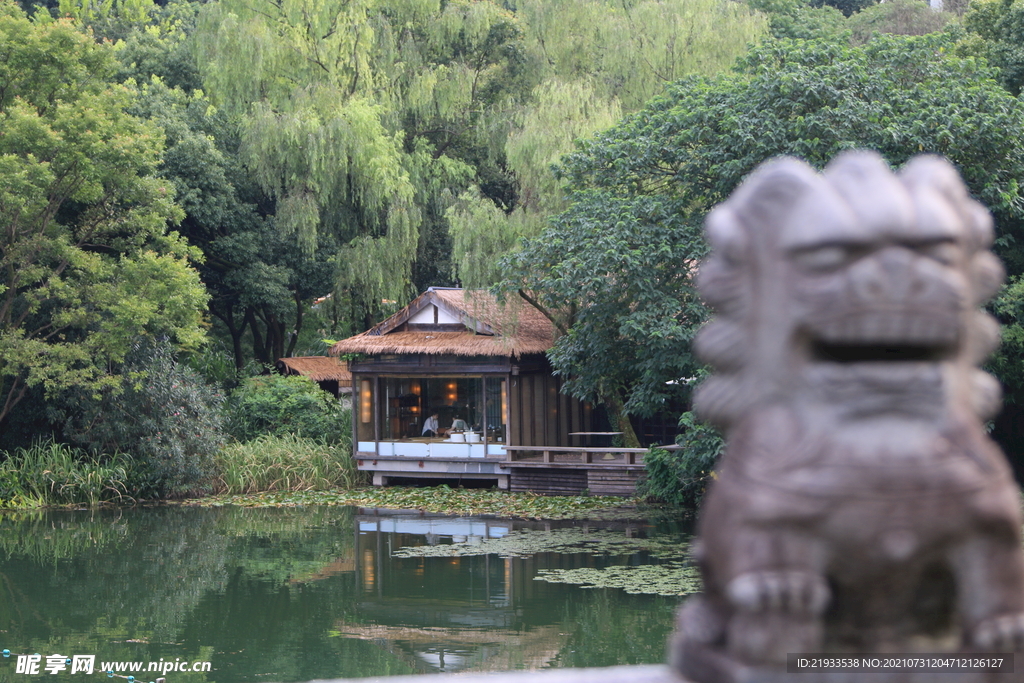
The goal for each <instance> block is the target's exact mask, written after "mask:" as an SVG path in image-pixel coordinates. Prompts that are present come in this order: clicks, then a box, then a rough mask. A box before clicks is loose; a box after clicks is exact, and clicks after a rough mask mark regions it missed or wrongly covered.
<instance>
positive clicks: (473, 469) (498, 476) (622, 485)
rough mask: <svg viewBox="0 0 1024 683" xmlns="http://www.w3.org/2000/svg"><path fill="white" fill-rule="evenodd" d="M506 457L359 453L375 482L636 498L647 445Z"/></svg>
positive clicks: (511, 450) (534, 449)
mask: <svg viewBox="0 0 1024 683" xmlns="http://www.w3.org/2000/svg"><path fill="white" fill-rule="evenodd" d="M503 449H504V451H505V456H504V457H495V456H493V455H489V456H487V457H473V458H463V457H438V456H436V455H435V456H432V457H423V456H419V455H378V454H374V453H370V452H358V453H356V456H355V457H356V463H357V466H358V468H359V469H360V470H362V471H364V472H369V473H371V474H372V475H373V483H374V484H375V485H378V486H380V485H385V484H387V483H389V481H391V480H393V479H396V478H398V479H445V480H458V481H462V480H467V479H476V480H494V481H496V482H497V484H498V486H499V488H503V489H511V490H512V491H530V492H533V493H540V494H542V495H549V496H556V495H557V496H578V495H581V494H583V493H585V492H586V493H590V494H592V495H595V496H632V495H634V494H635V493H636V485H637V482H638V481H639V480H640V479H641V478H642V477H643V475H644V454H645V453H646V452H647V450H646V449H644V448H582V447H571V446H504V447H503Z"/></svg>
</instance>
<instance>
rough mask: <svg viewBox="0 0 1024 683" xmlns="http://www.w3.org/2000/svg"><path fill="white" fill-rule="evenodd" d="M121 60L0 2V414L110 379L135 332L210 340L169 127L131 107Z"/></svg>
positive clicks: (182, 340) (191, 344)
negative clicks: (168, 158) (168, 153)
mask: <svg viewBox="0 0 1024 683" xmlns="http://www.w3.org/2000/svg"><path fill="white" fill-rule="evenodd" d="M115 69H116V62H115V59H114V51H113V48H112V47H111V46H110V45H109V44H102V43H97V42H96V41H94V40H93V39H92V38H90V37H88V36H86V35H85V34H83V33H82V32H81V31H79V30H78V29H77V28H76V27H75V26H74V25H73V24H72V23H71V22H69V21H58V22H32V21H30V20H29V19H28V18H27V17H26V16H25V15H24V13H22V12H21V10H20V9H18V8H17V6H15V5H13V4H12V3H10V2H9V1H8V0H4V2H2V3H0V119H2V121H3V129H2V131H3V132H2V134H0V226H2V230H0V421H3V420H4V419H5V418H7V416H8V415H9V414H10V412H11V410H12V409H13V408H14V407H15V406H16V404H17V403H18V402H19V401H20V400H21V399H22V398H23V397H24V396H25V393H26V391H27V390H28V389H29V388H31V387H43V388H44V389H45V391H46V394H47V396H54V395H56V394H58V393H59V392H60V391H62V390H64V389H66V388H68V387H80V388H84V389H87V390H90V391H98V390H101V389H102V388H104V387H110V386H115V385H116V384H117V382H118V379H117V377H116V376H115V375H114V374H112V373H111V372H110V371H109V370H110V364H116V363H119V362H120V361H121V360H122V359H123V358H124V357H125V354H126V353H127V352H128V350H129V347H130V344H131V342H132V340H133V339H135V338H136V337H138V336H139V335H143V334H162V335H169V336H170V337H172V338H173V339H174V340H175V341H176V342H177V343H178V344H179V345H180V346H182V347H186V348H195V347H196V346H198V345H199V344H200V343H201V342H202V341H203V338H204V334H203V331H202V328H201V327H200V326H199V319H200V313H201V311H202V309H203V308H204V307H205V305H206V300H207V296H206V292H205V290H204V288H203V286H202V284H201V283H200V281H199V277H198V274H197V273H196V271H195V270H194V269H193V268H192V267H191V266H190V264H189V259H190V258H198V256H199V254H198V252H196V251H195V250H193V249H190V248H189V247H188V246H187V244H186V243H185V242H184V241H183V240H182V239H181V238H180V237H179V236H178V235H176V234H174V233H168V232H167V226H168V221H173V220H177V219H180V217H181V212H180V209H179V208H178V207H177V206H176V205H175V204H174V202H173V197H174V188H173V186H172V185H170V184H169V183H168V182H167V181H166V180H164V179H162V178H160V177H158V176H157V174H156V167H157V165H158V164H159V161H160V154H161V151H162V147H163V134H162V132H161V131H160V130H159V129H158V128H157V127H156V126H154V125H152V124H151V123H148V122H146V121H143V120H141V119H139V118H137V117H134V116H132V115H130V114H129V113H128V111H127V109H128V108H129V107H130V105H131V103H132V93H131V92H130V91H129V90H128V89H127V88H124V87H121V86H118V85H114V84H112V83H111V82H110V80H111V79H112V76H113V74H114V71H115Z"/></svg>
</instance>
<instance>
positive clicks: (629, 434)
mask: <svg viewBox="0 0 1024 683" xmlns="http://www.w3.org/2000/svg"><path fill="white" fill-rule="evenodd" d="M601 402H602V403H604V406H605V408H607V409H608V417H609V418H611V423H612V426H613V427H615V431H619V432H622V446H623V447H624V448H640V439H638V438H637V436H636V432H635V431H633V423H632V422H630V421H629V415H628V414H627V413H626V411H625V408H624V407H623V403H622V397H621V396H619V394H618V392H614V391H613V392H611V393H609V394H608V395H605V396H602V397H601Z"/></svg>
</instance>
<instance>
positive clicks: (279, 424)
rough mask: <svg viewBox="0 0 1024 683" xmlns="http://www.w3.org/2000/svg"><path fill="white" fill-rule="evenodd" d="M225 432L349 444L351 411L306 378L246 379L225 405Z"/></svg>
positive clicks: (244, 436)
mask: <svg viewBox="0 0 1024 683" xmlns="http://www.w3.org/2000/svg"><path fill="white" fill-rule="evenodd" d="M227 425H228V431H229V432H230V433H231V435H232V436H233V437H235V439H237V440H238V441H241V442H245V441H250V440H252V439H255V438H257V437H259V436H261V435H263V434H273V435H275V436H285V435H288V434H296V435H299V436H305V437H310V438H317V439H324V440H326V441H327V442H328V443H331V444H342V443H349V444H350V443H351V431H352V418H351V412H350V411H349V410H347V409H344V408H342V407H341V404H340V403H339V402H338V401H337V400H336V399H335V398H333V397H332V396H331V395H330V394H328V393H327V392H325V391H323V390H321V389H320V387H318V386H317V385H316V383H315V382H312V381H310V380H309V379H307V378H305V377H296V376H291V377H283V376H281V375H276V374H274V375H262V376H258V377H250V378H248V379H246V380H245V381H244V382H243V383H242V384H241V386H239V387H238V389H236V390H235V391H234V393H233V394H232V396H231V399H230V401H229V403H228V406H227Z"/></svg>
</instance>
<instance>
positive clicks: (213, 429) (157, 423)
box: [60, 340, 225, 496]
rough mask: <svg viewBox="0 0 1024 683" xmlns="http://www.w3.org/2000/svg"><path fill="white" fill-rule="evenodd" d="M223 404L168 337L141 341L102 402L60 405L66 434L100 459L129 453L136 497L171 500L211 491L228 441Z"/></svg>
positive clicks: (77, 396)
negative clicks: (134, 466)
mask: <svg viewBox="0 0 1024 683" xmlns="http://www.w3.org/2000/svg"><path fill="white" fill-rule="evenodd" d="M223 400H224V397H223V396H222V395H221V394H220V393H219V392H218V391H217V390H216V389H215V388H213V387H211V386H209V385H207V384H206V383H205V382H204V381H203V380H202V378H201V377H200V376H199V375H198V373H196V372H195V371H194V370H192V369H191V368H189V367H188V366H186V365H184V364H183V363H181V362H179V360H178V358H177V353H176V350H175V349H174V347H173V346H172V345H171V344H169V343H168V342H167V341H166V340H157V341H150V340H138V341H136V343H135V344H133V345H132V349H131V351H130V352H129V353H128V355H127V357H126V358H125V362H124V364H123V366H122V372H121V384H120V386H118V387H116V388H115V389H113V390H108V391H106V392H104V394H103V395H102V396H100V397H94V396H92V395H90V394H89V393H88V392H83V391H79V392H72V393H69V394H67V395H65V396H64V397H63V400H62V401H61V402H60V403H61V404H62V405H63V406H64V410H63V411H61V413H62V415H63V416H64V417H65V425H64V433H65V436H67V437H69V438H70V439H72V440H73V441H75V442H77V443H79V444H82V445H84V446H87V447H88V448H89V449H90V450H91V451H92V452H93V453H94V454H96V455H103V454H110V453H115V452H118V451H121V452H125V453H129V454H131V456H132V458H133V459H134V460H135V462H136V463H137V464H138V465H139V466H140V469H141V471H142V473H143V474H142V475H141V476H140V480H139V481H136V482H132V483H133V484H135V485H136V486H137V487H138V489H137V490H135V491H133V495H142V496H152V495H157V496H168V495H183V494H187V493H190V492H194V491H199V490H202V489H204V488H206V489H208V488H209V485H210V478H211V477H212V476H213V474H214V456H215V455H216V453H217V451H218V450H219V449H220V447H221V446H223V444H224V441H225V434H224V428H223V426H222V419H221V403H222V402H223Z"/></svg>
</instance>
